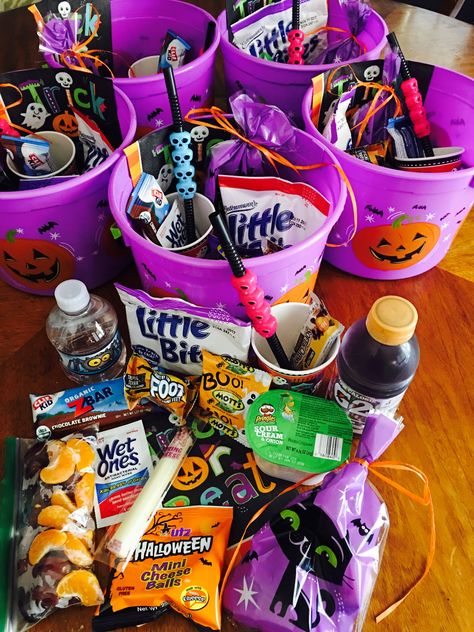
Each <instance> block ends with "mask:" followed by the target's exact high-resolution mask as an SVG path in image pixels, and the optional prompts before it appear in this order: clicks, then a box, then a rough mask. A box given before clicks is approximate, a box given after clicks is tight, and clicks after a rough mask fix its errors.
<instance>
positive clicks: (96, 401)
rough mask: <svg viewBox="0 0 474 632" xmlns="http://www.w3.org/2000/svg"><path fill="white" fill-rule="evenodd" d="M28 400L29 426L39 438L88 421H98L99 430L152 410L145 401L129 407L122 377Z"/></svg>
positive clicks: (57, 435) (56, 434)
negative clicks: (30, 417) (31, 424)
mask: <svg viewBox="0 0 474 632" xmlns="http://www.w3.org/2000/svg"><path fill="white" fill-rule="evenodd" d="M30 401H31V412H32V413H33V425H34V427H35V432H36V437H37V438H38V439H39V440H40V441H44V440H46V439H49V438H51V437H60V436H62V435H65V434H67V433H68V432H71V430H72V429H74V430H75V431H76V430H79V429H80V428H84V427H85V426H87V425H88V424H90V423H91V422H96V423H97V424H99V426H100V428H101V429H103V428H107V427H108V426H111V425H117V424H119V423H120V422H122V421H127V420H128V421H130V420H132V419H139V418H140V417H142V416H143V415H144V414H146V413H149V412H152V411H153V410H155V409H156V408H155V406H154V405H153V404H152V403H151V402H147V403H146V404H142V403H140V404H138V405H137V406H136V407H135V408H134V409H133V410H129V409H128V405H127V401H126V399H125V395H124V381H123V377H118V378H116V379H115V380H107V381H104V382H98V383H97V384H89V385H83V386H76V387H75V388H70V389H68V390H67V391H59V392H58V393H48V394H46V395H34V394H30Z"/></svg>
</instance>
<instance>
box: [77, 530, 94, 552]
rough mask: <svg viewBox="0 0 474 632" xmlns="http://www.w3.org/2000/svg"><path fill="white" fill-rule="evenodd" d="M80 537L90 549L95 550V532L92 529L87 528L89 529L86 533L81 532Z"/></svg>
mask: <svg viewBox="0 0 474 632" xmlns="http://www.w3.org/2000/svg"><path fill="white" fill-rule="evenodd" d="M78 537H79V538H80V540H82V542H84V544H85V545H86V546H87V548H88V549H89V551H93V549H94V532H93V531H92V529H87V531H86V532H85V533H81V535H80V536H78Z"/></svg>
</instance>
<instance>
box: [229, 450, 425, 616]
mask: <svg viewBox="0 0 474 632" xmlns="http://www.w3.org/2000/svg"><path fill="white" fill-rule="evenodd" d="M352 462H356V463H359V464H360V465H362V466H363V467H366V468H367V469H368V471H369V472H370V473H372V474H373V475H374V476H376V477H377V478H379V479H380V480H382V481H383V482H384V483H387V484H388V485H390V486H391V487H393V488H394V489H396V490H397V491H398V492H400V493H401V494H403V495H404V496H407V497H408V498H410V499H411V500H413V501H415V502H416V503H418V504H420V505H423V506H425V507H429V510H430V542H429V548H428V556H427V558H426V564H425V569H424V571H423V574H422V576H421V577H419V578H418V579H417V580H416V582H415V583H414V584H413V586H412V587H411V588H409V589H408V590H407V592H406V593H405V594H404V595H403V596H402V597H400V599H398V600H397V601H395V602H394V603H393V604H392V605H390V606H389V607H388V608H386V609H385V610H384V611H383V612H381V613H380V614H379V615H377V616H376V617H375V621H376V623H380V622H381V621H383V620H384V619H385V618H386V617H388V616H389V615H390V614H392V612H394V610H396V609H397V608H398V606H399V605H400V604H402V603H403V601H405V599H406V598H407V597H408V596H409V595H410V594H411V593H412V592H413V591H414V590H415V588H416V587H417V586H418V584H420V583H421V582H422V581H423V580H424V579H425V577H426V576H427V575H428V573H429V572H430V569H431V566H432V565H433V559H434V554H435V548H436V526H435V518H434V509H433V500H432V498H431V492H430V488H429V482H428V477H427V476H426V474H424V473H423V472H422V471H421V470H419V469H418V468H417V467H415V466H414V465H409V464H407V463H402V462H401V461H374V462H373V463H368V461H365V460H363V459H358V458H357V457H356V458H354V459H352ZM345 465H347V464H344V465H341V466H340V467H339V468H337V470H340V469H342V468H344V467H345ZM384 469H385V470H401V471H405V472H410V473H412V474H416V476H418V478H420V479H421V481H422V482H423V495H422V496H419V495H418V494H415V493H413V492H412V491H410V490H409V489H407V488H406V487H404V486H403V485H400V483H397V482H396V481H394V480H392V479H391V478H389V477H388V476H385V475H384V474H381V473H380V472H379V471H378V470H384ZM335 471H336V470H335ZM313 476H314V474H309V475H308V476H305V478H303V479H302V480H300V481H298V482H297V483H294V484H293V485H290V486H289V487H286V488H285V489H284V490H282V491H281V492H280V493H279V494H278V495H277V496H275V497H274V498H272V500H270V501H269V502H268V503H266V504H265V505H264V506H263V507H260V509H259V510H258V511H256V512H255V514H254V515H253V516H252V518H251V519H250V521H249V522H248V524H247V526H246V527H245V530H244V532H243V534H242V537H241V538H240V540H239V542H238V544H237V546H236V548H235V550H234V552H233V554H232V557H231V559H230V561H229V565H228V567H227V569H226V572H225V575H224V577H223V579H222V586H221V590H220V594H219V607H220V608H222V600H223V596H224V590H225V587H226V585H227V582H228V580H229V577H230V574H231V572H232V569H233V567H234V564H235V561H236V559H237V556H238V554H239V551H240V549H241V546H242V544H243V542H244V539H245V536H246V534H247V531H248V528H249V527H250V525H251V524H253V523H254V522H255V520H257V518H259V517H260V516H261V515H262V514H263V512H264V511H265V510H266V509H268V507H270V506H271V505H272V503H274V502H275V500H277V499H278V498H280V497H281V496H283V495H284V494H287V493H288V492H291V491H293V490H294V489H297V488H298V487H300V486H302V485H304V484H305V482H306V481H307V480H309V479H310V478H312V477H313ZM379 572H380V567H379Z"/></svg>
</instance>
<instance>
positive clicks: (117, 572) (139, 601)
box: [92, 506, 232, 631]
mask: <svg viewBox="0 0 474 632" xmlns="http://www.w3.org/2000/svg"><path fill="white" fill-rule="evenodd" d="M231 522H232V507H210V506H206V507H182V508H180V509H174V508H170V509H160V510H159V511H157V512H156V514H155V515H154V517H153V519H152V521H151V522H150V524H149V526H148V529H147V531H146V532H145V535H144V536H143V537H142V539H141V540H140V542H139V544H138V545H137V547H136V548H135V551H134V553H133V556H132V558H131V560H130V561H129V562H128V563H127V564H126V566H125V567H124V568H121V567H120V566H119V567H118V568H117V569H114V570H113V571H112V573H113V574H112V576H111V580H110V587H109V590H108V591H107V594H106V601H105V603H104V604H103V605H102V606H101V608H100V610H99V614H98V615H97V616H96V617H95V618H94V620H93V622H92V628H93V630H102V631H103V630H114V629H116V628H122V627H124V626H127V627H128V626H131V625H138V624H143V623H147V622H150V621H154V620H155V619H157V618H158V617H159V616H161V615H162V614H163V612H165V611H166V610H167V609H168V607H171V608H173V610H176V611H177V612H179V613H181V614H182V615H183V616H184V617H186V618H187V619H190V620H191V621H193V622H194V623H195V624H196V625H198V626H200V627H202V628H205V629H210V630H220V627H221V613H220V607H219V582H220V577H221V572H222V567H223V562H224V555H225V551H226V547H227V540H228V537H229V531H230V525H231Z"/></svg>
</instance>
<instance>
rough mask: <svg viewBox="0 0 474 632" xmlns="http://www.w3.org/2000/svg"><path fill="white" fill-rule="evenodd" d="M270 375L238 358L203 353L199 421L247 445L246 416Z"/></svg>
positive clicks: (264, 391) (269, 380)
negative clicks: (205, 422)
mask: <svg viewBox="0 0 474 632" xmlns="http://www.w3.org/2000/svg"><path fill="white" fill-rule="evenodd" d="M271 383H272V378H271V375H269V374H268V373H266V372H265V371H262V370H261V369H254V368H253V367H251V366H248V365H247V364H244V363H243V362H240V361H239V360H237V359H236V358H231V357H230V356H227V355H225V356H218V355H214V354H212V353H209V352H207V351H203V369H202V380H201V387H200V390H199V409H198V412H196V413H195V415H196V417H197V418H199V419H202V420H203V421H207V422H208V423H209V424H211V426H213V427H214V428H216V429H217V430H221V431H222V432H224V433H225V434H226V435H228V436H230V437H232V438H234V439H237V440H238V441H240V442H241V443H244V445H248V443H247V441H246V438H245V416H246V414H247V412H248V410H249V408H250V406H251V405H252V404H253V402H254V401H255V400H256V399H257V397H258V396H259V395H262V394H263V393H266V392H267V391H268V389H269V388H270V384H271Z"/></svg>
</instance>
